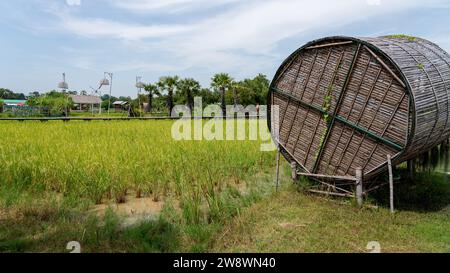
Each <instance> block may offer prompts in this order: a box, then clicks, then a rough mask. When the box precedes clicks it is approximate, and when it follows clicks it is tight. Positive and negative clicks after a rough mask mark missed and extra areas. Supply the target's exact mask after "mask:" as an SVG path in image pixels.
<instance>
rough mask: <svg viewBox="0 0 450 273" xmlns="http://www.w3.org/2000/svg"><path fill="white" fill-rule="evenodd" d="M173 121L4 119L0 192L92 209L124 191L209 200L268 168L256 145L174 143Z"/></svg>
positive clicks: (120, 197)
mask: <svg viewBox="0 0 450 273" xmlns="http://www.w3.org/2000/svg"><path fill="white" fill-rule="evenodd" d="M251 122H256V121H251ZM172 124H173V122H172V121H149V122H142V121H118V122H89V123H87V122H70V123H61V122H47V123H39V122H24V123H13V122H11V123H8V122H4V123H2V124H1V125H0V126H1V132H2V133H1V137H0V177H1V185H2V188H3V189H5V188H16V189H23V190H33V191H40V190H43V191H52V192H57V193H60V194H62V195H63V196H66V197H72V198H80V199H88V200H90V201H92V202H94V203H96V204H100V203H102V202H107V201H109V200H114V201H116V202H117V203H121V202H124V198H125V196H126V195H127V194H129V193H130V192H133V193H134V194H135V195H136V197H141V196H152V197H153V198H154V199H155V200H159V199H161V198H164V197H167V196H170V197H176V198H179V199H180V200H182V199H184V198H188V199H189V198H192V196H198V195H202V196H205V195H208V196H213V195H214V193H215V192H217V191H221V190H223V189H225V188H227V187H229V186H232V185H236V184H239V183H240V182H241V181H243V178H244V177H248V176H251V175H255V174H256V173H258V172H259V171H260V170H261V169H263V168H266V167H268V166H270V165H271V164H273V154H272V153H267V152H266V153H263V152H260V146H259V145H260V142H259V141H174V140H172V136H171V126H172Z"/></svg>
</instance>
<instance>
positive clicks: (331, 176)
mask: <svg viewBox="0 0 450 273" xmlns="http://www.w3.org/2000/svg"><path fill="white" fill-rule="evenodd" d="M297 174H298V175H302V176H307V177H314V178H328V179H336V180H348V181H356V178H355V177H353V176H339V175H326V174H315V173H302V172H298V173H297Z"/></svg>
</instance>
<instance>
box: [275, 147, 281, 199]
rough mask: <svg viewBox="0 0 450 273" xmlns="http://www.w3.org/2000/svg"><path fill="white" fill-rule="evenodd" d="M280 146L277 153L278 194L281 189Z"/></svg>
mask: <svg viewBox="0 0 450 273" xmlns="http://www.w3.org/2000/svg"><path fill="white" fill-rule="evenodd" d="M277 146H278V149H277V150H278V152H277V178H276V179H277V182H276V191H277V192H278V188H279V187H280V153H281V151H280V145H277Z"/></svg>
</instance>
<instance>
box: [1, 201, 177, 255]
mask: <svg viewBox="0 0 450 273" xmlns="http://www.w3.org/2000/svg"><path fill="white" fill-rule="evenodd" d="M179 235H180V234H179V229H178V227H177V226H176V225H175V224H174V223H171V222H170V221H168V220H166V219H165V218H163V217H157V218H155V219H151V220H145V221H142V222H140V223H138V224H136V225H133V226H130V227H126V228H124V227H122V225H121V223H120V218H119V216H117V215H116V214H115V213H114V212H113V211H112V210H108V211H106V213H105V216H104V217H103V218H102V219H99V218H98V217H94V216H92V217H85V216H83V214H80V213H75V214H73V215H69V214H67V213H62V210H61V208H57V207H54V208H46V209H44V210H43V209H42V208H39V207H37V208H35V209H33V210H28V209H27V210H26V211H23V212H21V213H20V217H14V216H10V217H6V218H5V219H1V223H0V252H9V253H18V252H51V253H64V252H69V250H67V249H66V245H67V243H68V242H70V241H78V242H80V244H81V251H82V252H87V253H89V252H106V253H109V252H136V253H141V252H156V253H160V252H161V253H164V252H174V251H176V250H177V249H178V246H179Z"/></svg>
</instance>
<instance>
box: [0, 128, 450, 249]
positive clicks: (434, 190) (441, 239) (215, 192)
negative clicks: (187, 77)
mask: <svg viewBox="0 0 450 273" xmlns="http://www.w3.org/2000/svg"><path fill="white" fill-rule="evenodd" d="M172 124H173V123H172V122H171V121H117V122H69V123H62V122H47V123H40V122H25V123H18V122H1V123H0V127H1V128H2V135H1V137H0V252H68V250H66V244H67V243H68V242H70V241H78V242H80V243H81V246H82V252H216V251H217V252H366V251H367V250H366V245H367V243H368V242H369V241H378V242H380V244H381V248H382V251H383V252H449V251H450V235H449V234H450V233H449V231H450V224H449V223H450V221H449V220H450V209H449V204H450V185H449V184H448V182H445V180H444V179H443V176H442V175H439V174H433V173H422V174H418V175H417V177H416V178H415V180H414V181H408V182H406V181H404V183H401V184H399V185H396V191H395V194H396V197H395V200H396V208H397V210H398V211H397V213H396V214H395V215H391V214H390V213H389V210H388V208H387V207H388V205H387V204H388V200H387V198H386V197H387V192H386V189H385V188H382V189H380V190H379V191H378V192H376V193H374V194H372V195H370V196H369V198H368V200H367V202H366V204H367V206H366V207H364V208H362V209H358V208H357V207H356V206H355V205H354V202H353V200H349V199H332V198H328V199H327V198H323V197H320V196H317V195H310V194H308V193H306V191H305V188H306V187H305V185H304V184H300V185H292V183H291V182H290V175H289V171H290V167H289V166H288V164H287V163H286V162H284V164H282V166H283V168H282V172H281V182H282V185H283V187H282V188H281V190H280V191H279V192H278V193H275V192H274V168H275V160H274V159H275V154H274V153H262V152H260V150H259V149H260V144H261V142H260V141H211V142H208V141H180V142H177V141H174V140H172V138H171V135H170V131H171V126H172ZM399 172H404V171H403V170H399ZM130 195H134V196H139V197H141V198H142V197H145V198H150V199H153V201H155V202H158V203H163V204H164V205H163V209H162V211H161V212H160V213H159V214H152V215H147V216H148V217H143V218H142V219H139V220H138V221H136V222H133V223H131V224H130V223H129V221H127V219H128V218H127V217H128V216H124V215H120V214H119V213H118V212H117V210H116V209H115V208H116V203H121V202H124V201H127V199H128V197H129V196H130ZM96 203H103V204H105V206H107V207H108V208H107V209H106V210H105V211H104V212H103V213H101V214H96V213H93V212H92V207H93V206H94V205H95V204H96Z"/></svg>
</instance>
